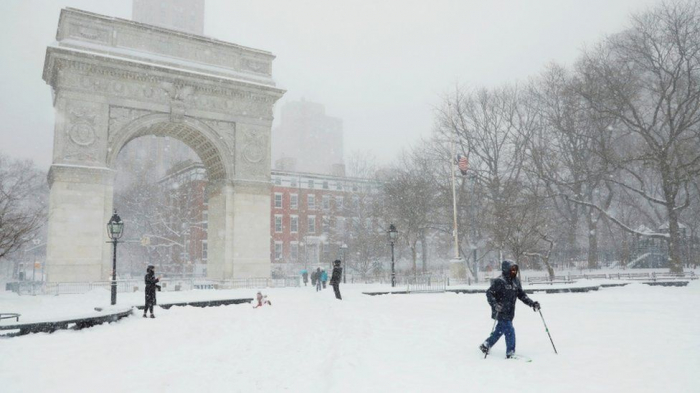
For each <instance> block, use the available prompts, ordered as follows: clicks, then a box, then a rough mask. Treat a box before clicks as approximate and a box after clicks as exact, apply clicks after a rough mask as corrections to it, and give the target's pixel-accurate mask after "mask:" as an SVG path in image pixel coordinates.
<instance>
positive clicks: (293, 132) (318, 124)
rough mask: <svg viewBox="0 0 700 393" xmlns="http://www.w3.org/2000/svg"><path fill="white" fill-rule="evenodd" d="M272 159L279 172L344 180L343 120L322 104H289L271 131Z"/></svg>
mask: <svg viewBox="0 0 700 393" xmlns="http://www.w3.org/2000/svg"><path fill="white" fill-rule="evenodd" d="M272 158H273V165H274V167H275V169H278V170H287V171H299V172H310V173H319V174H328V175H335V176H344V167H343V162H344V161H343V122H342V120H340V119H338V118H335V117H330V116H326V109H325V108H324V107H323V105H321V104H317V103H313V102H308V101H304V100H301V101H296V102H288V103H287V104H286V105H285V106H284V107H282V116H281V121H280V125H279V126H278V127H276V128H275V129H273V130H272Z"/></svg>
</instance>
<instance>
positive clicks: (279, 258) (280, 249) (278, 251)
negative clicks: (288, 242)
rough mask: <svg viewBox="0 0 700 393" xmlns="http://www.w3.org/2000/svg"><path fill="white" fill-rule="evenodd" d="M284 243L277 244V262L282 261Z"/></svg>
mask: <svg viewBox="0 0 700 393" xmlns="http://www.w3.org/2000/svg"><path fill="white" fill-rule="evenodd" d="M282 251H283V248H282V242H275V260H276V261H279V260H281V259H282Z"/></svg>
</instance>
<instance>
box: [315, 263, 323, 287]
mask: <svg viewBox="0 0 700 393" xmlns="http://www.w3.org/2000/svg"><path fill="white" fill-rule="evenodd" d="M314 274H315V275H316V292H318V291H320V290H321V288H322V287H321V268H320V267H317V268H316V271H315V272H314Z"/></svg>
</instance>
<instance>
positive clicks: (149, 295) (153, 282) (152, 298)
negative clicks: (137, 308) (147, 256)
mask: <svg viewBox="0 0 700 393" xmlns="http://www.w3.org/2000/svg"><path fill="white" fill-rule="evenodd" d="M154 270H155V268H154V267H153V265H149V266H148V268H146V276H145V277H144V281H145V283H146V305H145V306H144V308H143V317H144V318H146V312H147V311H150V312H151V318H155V315H153V306H155V305H156V290H159V291H160V285H158V282H159V281H160V277H156V273H155V271H154Z"/></svg>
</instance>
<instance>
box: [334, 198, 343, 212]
mask: <svg viewBox="0 0 700 393" xmlns="http://www.w3.org/2000/svg"><path fill="white" fill-rule="evenodd" d="M335 208H336V209H338V210H341V209H342V208H343V197H341V196H339V197H335Z"/></svg>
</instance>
